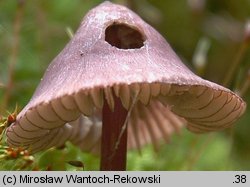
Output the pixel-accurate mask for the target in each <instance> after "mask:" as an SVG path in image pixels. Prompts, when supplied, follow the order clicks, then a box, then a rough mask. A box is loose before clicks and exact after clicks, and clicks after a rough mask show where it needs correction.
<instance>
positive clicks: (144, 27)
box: [6, 2, 246, 170]
mask: <svg viewBox="0 0 250 187" xmlns="http://www.w3.org/2000/svg"><path fill="white" fill-rule="evenodd" d="M245 107H246V104H245V103H244V101H243V100H242V99H241V98H240V97H239V96H238V95H236V94H235V93H233V92H232V91H230V90H229V89H227V88H224V87H222V86H220V85H218V84H215V83H212V82H209V81H207V80H204V79H202V78H200V77H198V76H196V75H195V74H194V73H192V72H191V71H190V70H189V69H188V68H187V67H186V66H185V65H184V64H183V63H182V62H181V60H180V59H179V58H178V56H177V55H176V54H175V52H174V51H173V50H172V49H171V47H170V45H169V44H168V43H167V42H166V40H165V39H164V38H163V37H162V36H161V35H160V34H159V33H158V32H157V31H156V30H155V29H154V28H152V27H151V26H150V25H148V24H147V23H145V22H144V21H143V20H142V19H141V18H140V17H139V16H138V15H136V14H135V13H134V12H132V11H131V10H129V9H128V8H126V7H123V6H121V5H116V4H112V3H110V2H104V3H102V4H101V5H99V6H97V7H96V8H94V9H92V10H91V11H89V12H88V14H87V15H86V16H85V17H84V19H83V21H82V23H81V25H80V27H79V29H78V30H77V32H76V34H75V35H74V37H73V38H72V40H71V41H70V42H69V43H68V44H67V45H66V47H65V48H64V49H63V50H62V52H61V53H60V54H59V55H58V56H57V57H56V58H55V59H54V60H53V61H52V63H51V64H50V65H49V67H48V69H47V71H46V73H45V75H44V77H43V78H42V80H41V82H40V84H39V86H38V87H37V89H36V91H35V93H34V95H33V97H32V98H31V100H30V101H29V103H28V104H27V105H26V106H25V107H24V108H23V110H22V111H21V112H20V113H19V114H18V116H17V120H16V122H15V123H13V124H12V125H11V126H10V127H9V128H8V129H7V133H6V134H7V142H8V144H9V145H10V146H13V147H18V146H22V147H25V148H27V149H29V150H30V151H31V152H33V153H34V152H37V151H40V150H44V149H48V148H50V147H53V146H61V145H62V144H63V143H64V142H65V141H67V140H70V141H71V142H73V143H74V144H76V145H79V146H80V147H81V148H82V149H83V150H87V151H97V152H98V151H100V149H101V170H124V169H125V168H126V151H127V142H128V144H129V147H137V148H140V146H141V145H143V144H144V143H148V142H150V141H152V142H153V144H154V145H155V148H156V149H157V148H158V139H159V138H164V137H165V138H166V140H167V139H168V138H169V135H170V134H171V133H172V132H174V131H178V129H180V127H181V126H182V125H183V124H184V121H186V123H187V128H188V129H189V130H190V131H193V132H196V133H202V132H209V131H218V130H222V129H225V128H228V127H230V126H231V125H232V124H233V123H234V122H235V121H236V120H237V119H238V118H239V117H240V116H241V115H242V114H243V112H244V110H245ZM127 132H128V133H127ZM127 134H128V139H127ZM100 146H101V148H100Z"/></svg>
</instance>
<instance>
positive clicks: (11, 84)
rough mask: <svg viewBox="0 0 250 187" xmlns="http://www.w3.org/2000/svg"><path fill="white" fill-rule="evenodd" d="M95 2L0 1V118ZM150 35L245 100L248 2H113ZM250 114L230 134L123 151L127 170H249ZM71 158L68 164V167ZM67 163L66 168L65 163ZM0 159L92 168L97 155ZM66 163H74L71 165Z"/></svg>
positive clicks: (31, 86) (249, 78)
mask: <svg viewBox="0 0 250 187" xmlns="http://www.w3.org/2000/svg"><path fill="white" fill-rule="evenodd" d="M101 2H103V1H101V0H34V1H31V0H8V1H6V0H0V114H1V115H3V116H4V115H7V111H13V110H14V109H15V106H16V104H18V106H19V109H21V108H23V107H24V106H25V105H26V104H27V102H28V101H29V99H30V98H31V96H32V94H33V92H34V90H35V88H36V86H37V85H38V83H39V81H40V79H41V77H42V76H43V73H44V71H45V70H46V68H47V66H48V65H49V63H50V62H51V61H52V60H53V58H54V57H55V56H56V55H57V54H58V53H59V52H60V51H61V50H62V49H63V48H64V46H65V45H66V44H67V42H69V40H70V36H71V35H72V34H73V33H74V31H76V29H77V28H78V26H79V24H80V22H81V20H82V18H83V16H84V15H85V14H86V12H87V11H88V10H90V9H91V8H93V7H95V6H96V5H98V4H99V3H101ZM112 2H115V3H120V4H124V5H126V6H128V7H129V8H131V9H132V10H134V11H135V12H136V13H137V14H139V15H140V16H141V17H142V18H143V19H144V20H145V21H147V22H148V23H149V24H151V25H152V26H153V27H154V28H155V29H156V30H158V31H159V32H160V33H161V34H162V35H163V36H164V37H165V38H166V40H167V41H168V42H169V44H170V45H171V46H172V47H173V49H174V50H175V52H176V53H177V54H178V55H179V56H180V57H181V59H182V60H183V62H184V63H186V65H187V66H188V67H189V68H190V69H192V71H194V72H196V74H198V75H200V76H201V77H203V78H205V79H208V80H210V81H213V82H216V83H219V84H222V85H224V86H226V87H228V88H230V89H231V90H233V91H235V92H237V93H238V94H239V95H241V96H242V97H243V99H244V100H245V101H246V103H250V89H249V85H250V47H249V45H250V0H237V1H235V0H220V1H218V0H178V1H176V0H166V1H156V0H114V1H112ZM249 134H250V109H249V107H248V108H247V111H246V112H245V114H244V116H243V117H242V118H241V119H240V120H239V121H237V123H236V125H235V126H234V127H233V128H232V129H228V130H225V131H222V132H216V133H209V134H202V135H197V134H192V133H190V132H189V131H187V130H186V129H183V130H182V131H181V133H180V134H175V135H173V137H172V138H171V142H170V143H169V144H163V145H162V147H161V150H160V151H159V152H154V150H153V148H152V146H151V145H147V146H145V147H144V148H143V150H142V154H139V153H138V152H137V151H136V150H133V151H129V153H128V170H250V136H249ZM0 153H1V150H0ZM69 161H71V165H70V164H68V162H69ZM72 161H74V163H73V164H72ZM21 162H22V160H18V159H14V160H13V159H7V160H6V158H2V157H1V156H0V170H18V169H28V170H30V169H32V170H81V169H82V168H81V167H82V166H81V165H84V170H98V169H99V157H98V156H95V155H91V154H87V153H82V152H81V151H80V150H79V149H77V148H76V147H74V146H72V145H70V144H67V145H66V147H64V148H62V149H50V150H48V151H45V152H42V153H37V154H35V155H34V159H33V161H32V164H31V165H30V166H28V167H23V168H22V166H21ZM72 165H74V166H72Z"/></svg>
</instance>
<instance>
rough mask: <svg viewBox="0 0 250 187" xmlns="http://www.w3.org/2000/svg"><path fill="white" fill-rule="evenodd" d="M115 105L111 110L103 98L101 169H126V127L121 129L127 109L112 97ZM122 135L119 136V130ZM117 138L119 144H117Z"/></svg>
mask: <svg viewBox="0 0 250 187" xmlns="http://www.w3.org/2000/svg"><path fill="white" fill-rule="evenodd" d="M114 100H115V107H114V111H113V112H112V111H111V110H110V108H109V105H108V103H107V101H106V99H104V105H103V110H102V143H101V144H102V145H101V167H100V170H102V171H123V170H126V160H127V128H126V129H125V130H124V131H123V130H122V128H123V126H124V122H125V120H126V116H127V110H126V109H125V108H124V107H123V106H122V103H121V101H120V99H119V98H117V97H116V98H114ZM122 131H123V134H122V136H121V137H120V134H121V132H122ZM118 139H119V144H117V142H118ZM117 145H118V146H117Z"/></svg>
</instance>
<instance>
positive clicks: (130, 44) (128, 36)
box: [105, 23, 145, 49]
mask: <svg viewBox="0 0 250 187" xmlns="http://www.w3.org/2000/svg"><path fill="white" fill-rule="evenodd" d="M105 41H106V42H108V43H109V44H110V45H112V46H115V47H117V48H119V49H138V48H141V47H143V45H144V44H143V42H144V41H145V37H144V36H143V34H142V33H141V32H140V31H138V30H137V29H136V28H133V27H131V26H129V25H127V24H122V23H119V24H118V23H113V24H112V25H110V26H108V27H107V28H106V30H105Z"/></svg>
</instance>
